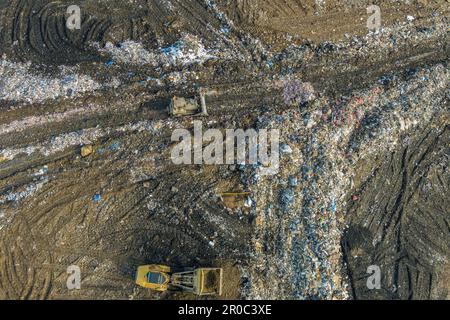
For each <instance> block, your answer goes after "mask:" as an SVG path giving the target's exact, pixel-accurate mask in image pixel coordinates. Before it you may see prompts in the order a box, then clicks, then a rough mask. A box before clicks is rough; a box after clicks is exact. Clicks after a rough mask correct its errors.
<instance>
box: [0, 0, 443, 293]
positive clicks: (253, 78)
mask: <svg viewBox="0 0 450 320" xmlns="http://www.w3.org/2000/svg"><path fill="white" fill-rule="evenodd" d="M73 4H76V5H79V6H80V8H81V13H82V19H81V29H80V30H69V29H68V28H67V27H66V20H67V17H68V15H67V14H66V10H67V7H68V6H69V5H73ZM369 4H370V3H369V1H347V0H339V1H313V0H300V1H294V0H288V1H286V0H283V1H281V0H265V1H263V0H261V1H246V0H242V1H228V0H216V1H212V0H209V1H206V0H205V1H204V0H151V1H150V0H147V1H145V0H139V1H123V0H122V1H99V0H97V1H93V0H80V1H65V0H64V1H58V2H56V1H55V2H52V1H48V0H39V1H27V0H6V1H5V0H4V1H0V57H1V60H0V299H192V298H193V297H192V296H190V295H186V294H183V293H177V292H175V293H173V292H168V293H162V294H161V293H155V292H151V291H149V290H145V289H143V288H139V287H137V286H136V285H135V284H134V281H133V274H134V272H135V270H136V267H137V266H139V265H142V264H150V263H157V264H166V265H169V266H171V267H172V268H174V269H182V268H185V267H211V266H214V267H219V266H221V267H224V271H225V273H224V290H223V292H224V294H223V296H222V297H218V298H228V299H238V298H247V299H248V298H273V299H352V298H353V299H448V298H449V297H450V296H449V295H450V288H449V287H448V283H449V266H450V250H449V247H448V243H450V239H449V236H450V227H449V218H450V215H449V211H448V203H447V202H448V186H449V176H448V157H449V154H448V151H449V150H448V145H449V131H448V125H449V123H448V120H449V117H448V98H449V95H448V92H449V88H448V83H449V81H448V80H449V68H448V58H449V41H448V40H449V39H448V30H447V29H448V17H449V6H448V1H444V0H434V1H427V0H420V1H384V0H382V1H377V5H379V6H380V8H381V13H382V26H383V29H382V30H380V31H379V32H378V33H369V32H368V30H367V27H366V21H367V18H368V14H367V11H366V7H367V5H369ZM292 81H302V82H308V83H310V84H311V85H312V87H313V88H314V90H315V94H314V99H312V100H311V101H308V102H305V103H302V104H297V105H292V104H289V103H286V98H285V95H284V92H285V88H286V86H287V85H289V83H292ZM199 87H207V88H214V89H217V91H218V93H217V94H216V95H213V96H210V97H208V99H207V104H208V113H209V115H208V116H207V117H205V118H192V117H187V118H171V117H169V115H168V113H167V110H166V108H167V106H168V104H169V101H170V99H171V98H172V96H174V95H177V96H183V97H186V98H193V97H195V95H196V94H197V92H198V88H199ZM200 119H201V120H202V121H203V126H204V130H206V129H208V128H217V129H220V130H225V129H230V128H234V129H238V128H241V129H244V130H245V129H248V128H257V129H263V128H278V129H280V130H281V133H282V134H281V142H282V147H283V150H284V152H282V159H281V167H280V172H279V174H277V175H276V176H274V177H270V178H268V177H259V176H258V168H257V166H251V165H247V166H245V165H218V166H216V165H183V166H179V165H175V164H174V163H173V162H172V160H171V150H172V148H173V146H174V145H175V143H174V142H172V141H171V135H172V133H173V131H174V130H175V129H177V128H186V129H188V130H190V131H191V132H192V131H193V121H194V120H200ZM86 145H88V146H92V149H89V150H90V151H92V152H89V153H88V154H85V153H83V154H82V152H81V149H82V147H83V146H86ZM243 191H245V192H249V197H248V199H244V200H243V201H240V200H239V201H231V202H230V201H223V199H222V198H221V196H220V195H221V194H223V193H230V192H243ZM230 203H231V204H230ZM71 265H77V266H79V267H80V269H81V279H82V281H81V289H80V290H68V288H67V285H66V282H67V278H68V274H67V268H68V267H69V266H71ZM371 265H377V266H379V267H380V269H381V272H382V274H381V289H379V290H369V289H368V287H367V285H366V283H367V278H368V277H369V274H368V273H367V268H368V267H369V266H371Z"/></svg>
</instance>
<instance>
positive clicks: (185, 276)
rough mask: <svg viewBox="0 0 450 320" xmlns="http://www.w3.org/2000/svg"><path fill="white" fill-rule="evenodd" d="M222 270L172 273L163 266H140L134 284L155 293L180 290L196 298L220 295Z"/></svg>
mask: <svg viewBox="0 0 450 320" xmlns="http://www.w3.org/2000/svg"><path fill="white" fill-rule="evenodd" d="M222 281H223V269H221V268H198V269H193V270H190V271H183V272H177V273H172V272H171V268H170V267H168V266H164V265H155V264H151V265H145V266H140V267H139V268H138V270H137V272H136V284H137V285H139V286H141V287H144V288H147V289H151V290H155V291H160V292H165V291H168V290H181V291H183V292H189V293H193V294H195V295H198V296H213V295H219V296H220V295H222Z"/></svg>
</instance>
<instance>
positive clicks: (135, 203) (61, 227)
mask: <svg viewBox="0 0 450 320" xmlns="http://www.w3.org/2000/svg"><path fill="white" fill-rule="evenodd" d="M132 135H139V134H136V133H134V134H131V135H123V136H118V137H115V139H116V140H115V141H120V144H121V145H123V148H122V147H121V148H120V150H119V151H116V152H113V153H110V154H109V155H108V154H106V155H105V154H103V155H100V154H97V155H96V156H95V157H94V158H92V159H88V160H84V161H82V160H80V159H78V160H77V159H76V158H74V157H68V158H58V160H57V161H55V162H54V163H52V162H47V166H48V167H49V169H48V173H47V175H48V176H49V181H48V183H47V184H46V185H45V186H44V188H43V189H41V190H40V191H39V192H38V193H36V194H35V195H33V197H32V198H30V199H26V200H24V201H23V202H22V203H20V207H21V208H22V209H21V210H20V212H18V213H17V216H16V218H15V219H14V220H13V221H12V223H11V224H10V225H9V226H7V227H6V228H7V229H5V230H2V233H5V234H7V235H10V236H11V237H13V236H14V237H17V236H19V237H21V235H22V233H23V232H24V230H23V229H21V228H20V226H21V223H22V221H27V222H28V224H29V225H30V226H32V229H31V231H30V232H28V234H32V235H34V238H33V239H34V240H33V241H31V240H30V241H28V242H29V243H30V244H31V245H32V243H37V250H36V251H35V252H27V253H26V257H25V254H22V255H20V256H17V257H15V256H11V254H7V253H6V252H5V254H4V255H2V256H4V257H5V262H6V261H7V262H8V263H9V264H11V263H13V262H14V263H20V264H22V265H24V266H31V265H32V266H33V268H32V269H30V273H29V276H30V284H25V283H22V282H21V281H20V279H22V278H23V276H21V275H18V274H17V273H15V272H14V270H13V269H11V267H8V266H3V267H2V269H5V268H6V271H4V270H0V272H5V274H8V277H7V278H5V279H9V282H7V281H6V280H5V281H4V282H2V284H1V285H0V288H1V289H2V290H3V288H9V289H8V290H6V289H5V291H4V292H1V291H0V292H1V294H2V295H4V296H5V297H7V298H17V297H21V295H22V297H23V298H29V299H37V298H54V297H58V296H60V295H61V294H62V295H64V290H65V289H64V288H65V279H67V275H66V274H65V272H64V271H65V270H66V268H67V267H68V266H69V265H72V264H76V265H80V267H81V268H82V274H85V275H86V277H87V278H86V279H85V278H83V279H85V280H83V281H84V282H83V283H84V284H85V287H84V289H85V290H88V291H89V292H90V293H89V294H91V293H92V295H96V294H95V292H102V294H106V295H111V296H112V297H119V294H120V297H123V294H124V292H128V293H129V294H131V293H132V292H133V289H134V288H135V287H134V286H133V284H132V283H133V281H132V272H133V271H134V269H135V267H136V266H137V265H140V264H145V263H156V262H158V263H168V264H170V265H172V266H186V265H199V264H205V265H208V264H210V263H212V261H213V260H215V259H216V258H218V256H223V255H225V256H226V255H234V256H242V254H243V253H244V252H246V251H245V250H243V251H242V252H236V249H237V248H239V247H240V246H242V245H244V244H245V237H243V238H241V239H239V241H240V242H241V243H236V238H227V237H228V235H229V233H227V234H226V235H221V236H220V235H219V238H221V237H223V239H220V241H218V242H217V243H216V247H215V248H213V247H211V246H210V245H209V244H208V242H209V241H210V238H209V236H211V235H213V232H212V230H216V228H217V227H216V226H215V225H214V224H213V222H211V221H209V220H208V219H207V218H204V214H213V212H214V214H213V215H214V216H215V215H217V214H218V211H219V212H220V211H222V212H223V216H224V217H225V218H224V219H225V220H224V221H227V219H228V220H230V219H231V221H229V222H226V223H227V226H230V227H231V231H230V233H232V232H233V230H234V232H236V233H237V234H239V236H240V235H242V234H244V232H245V231H244V230H245V229H244V227H243V226H242V223H239V225H237V226H236V225H235V224H236V222H237V220H238V219H237V217H236V218H235V217H228V215H229V214H228V213H226V212H224V210H223V208H220V206H218V205H217V204H214V201H212V202H211V201H210V200H207V199H204V193H205V192H210V190H211V182H210V179H206V181H204V182H203V181H202V180H203V179H205V176H204V174H202V173H200V172H199V173H197V174H195V175H192V178H193V179H194V180H195V181H197V182H196V183H194V184H193V183H191V182H188V181H191V180H190V179H186V178H181V177H182V176H184V175H185V174H188V173H180V170H179V168H176V167H172V168H167V170H166V171H165V173H164V176H154V177H152V178H150V179H147V180H144V181H134V180H130V169H136V168H138V167H139V165H141V164H140V163H141V162H142V160H141V158H140V157H138V158H136V159H134V160H131V159H130V158H129V154H128V152H126V150H128V149H132V150H134V149H137V150H146V148H147V147H148V145H158V144H160V143H166V142H164V141H165V140H166V139H168V138H169V137H167V136H165V135H162V137H146V138H144V139H142V138H141V139H139V138H136V137H132ZM146 135H148V134H146ZM149 138H150V140H149ZM155 139H156V140H155ZM160 139H163V140H162V141H161V140H160ZM158 141H159V142H158ZM104 143H105V145H104V146H103V148H107V146H108V144H110V143H111V140H110V139H109V140H107V141H106V142H104ZM96 148H101V145H96ZM97 150H98V149H97ZM142 157H143V158H146V157H150V155H148V156H144V155H143V156H142ZM113 159H114V161H113ZM144 165H145V163H144ZM56 168H67V170H63V171H61V172H59V171H58V170H55V169H56ZM161 170H162V171H164V170H163V169H161ZM16 174H18V175H21V173H20V172H16ZM15 178H16V177H15V174H14V173H12V174H11V175H10V176H9V178H8V180H10V181H13V180H14V179H15ZM180 179H181V181H184V182H183V183H179V182H177V181H179V180H180ZM144 182H148V183H149V186H147V187H144V186H143V184H144ZM174 187H177V188H179V189H180V190H181V189H183V191H184V192H183V193H180V194H176V193H173V192H172V191H171V189H172V188H174ZM97 192H98V193H100V194H102V200H101V201H100V202H98V203H94V202H93V201H92V195H93V194H95V193H97ZM184 195H188V197H187V198H185V197H184ZM150 200H151V201H153V202H156V204H157V206H156V207H155V208H153V207H151V209H149V207H148V203H149V201H150ZM192 202H198V205H197V206H194V210H193V212H192V213H190V214H189V213H188V211H189V208H192V207H193V206H192ZM179 204H182V206H183V207H184V209H182V208H180V205H179ZM180 209H181V210H180ZM200 210H205V211H200ZM208 211H209V213H208ZM219 215H222V214H219ZM237 228H243V229H242V230H237ZM11 237H9V236H8V237H7V238H5V239H3V242H2V244H3V245H2V248H8V247H9V246H11V245H13V243H14V238H11ZM44 239H45V241H44ZM238 251H239V250H238ZM219 252H220V254H219ZM38 254H39V255H38ZM102 266H112V267H113V269H110V268H109V267H106V269H105V270H103V269H102V268H103V267H102ZM33 274H34V278H33V277H32V275H33ZM44 275H46V276H45V277H44ZM118 275H119V278H120V279H119V280H120V281H119V280H118V281H119V282H118V283H117V284H116V283H114V282H112V281H111V279H112V278H115V277H118ZM99 279H105V281H106V282H107V283H108V285H106V286H104V285H100V284H99V282H98V281H100V280H99ZM11 283H13V284H11ZM47 283H51V284H52V286H51V287H49V286H48V285H47ZM124 286H125V287H126V289H123V287H124ZM31 287H32V288H33V290H32V291H30V292H29V293H26V294H25V293H23V294H22V292H28V291H29V290H30V289H29V288H31ZM10 288H16V289H15V290H16V291H14V290H12V289H10ZM61 290H62V291H61ZM102 290H103V291H102Z"/></svg>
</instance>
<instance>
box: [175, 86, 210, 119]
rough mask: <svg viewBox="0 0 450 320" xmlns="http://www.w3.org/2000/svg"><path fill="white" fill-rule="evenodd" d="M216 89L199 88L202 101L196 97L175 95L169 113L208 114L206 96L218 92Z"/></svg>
mask: <svg viewBox="0 0 450 320" xmlns="http://www.w3.org/2000/svg"><path fill="white" fill-rule="evenodd" d="M216 93H217V91H216V90H207V89H205V88H200V89H199V96H200V103H199V102H198V101H197V100H196V99H188V98H182V97H177V96H175V97H173V98H172V100H171V101H170V105H169V108H168V111H169V114H170V115H171V116H173V117H183V116H207V115H208V111H207V109H206V96H207V95H210V94H216Z"/></svg>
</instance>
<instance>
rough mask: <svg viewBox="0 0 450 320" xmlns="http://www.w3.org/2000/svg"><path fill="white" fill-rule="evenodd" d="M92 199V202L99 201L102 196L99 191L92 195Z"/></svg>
mask: <svg viewBox="0 0 450 320" xmlns="http://www.w3.org/2000/svg"><path fill="white" fill-rule="evenodd" d="M92 200H93V201H94V202H100V200H102V196H101V195H100V194H99V193H96V194H94V196H93V197H92Z"/></svg>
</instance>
